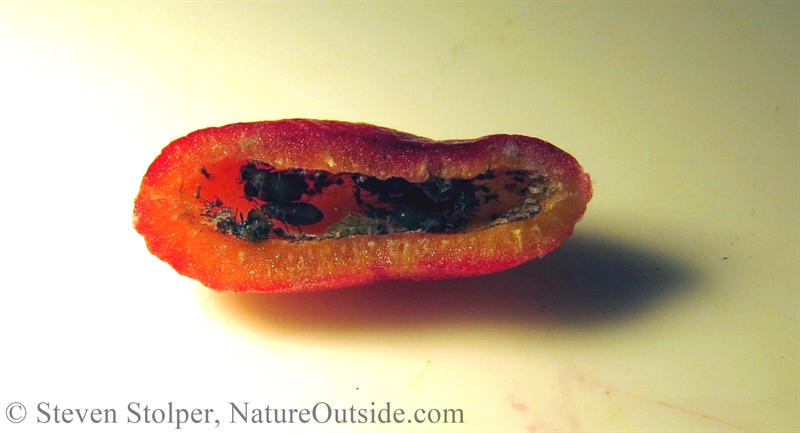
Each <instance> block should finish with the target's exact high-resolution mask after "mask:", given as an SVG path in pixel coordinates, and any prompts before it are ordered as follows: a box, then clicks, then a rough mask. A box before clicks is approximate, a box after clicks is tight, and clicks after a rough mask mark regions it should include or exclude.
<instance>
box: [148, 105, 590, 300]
mask: <svg viewBox="0 0 800 433" xmlns="http://www.w3.org/2000/svg"><path fill="white" fill-rule="evenodd" d="M228 158H232V159H234V160H238V161H242V163H245V162H246V161H251V160H257V161H264V162H267V163H270V164H272V165H273V166H275V167H276V168H277V169H290V168H301V169H308V170H326V171H329V172H334V173H339V172H347V173H362V174H365V175H369V176H375V177H379V178H388V177H392V176H399V177H403V178H405V179H407V180H409V181H412V182H422V181H425V180H427V179H428V178H429V177H442V178H473V177H475V176H477V175H479V174H480V173H482V172H485V171H486V170H487V169H505V170H532V171H536V172H538V173H542V174H544V175H545V176H547V179H548V184H549V186H550V191H554V192H552V193H550V194H548V195H547V197H546V199H545V200H543V201H542V207H543V210H542V212H541V213H540V214H538V215H536V216H535V217H533V218H529V219H526V220H520V221H515V222H510V223H506V224H501V225H496V226H493V227H491V228H487V229H483V230H477V231H471V232H467V233H460V234H442V233H419V232H413V233H411V232H407V233H394V234H388V235H374V236H373V235H368V236H352V237H346V238H340V239H325V240H314V241H305V242H291V241H288V240H285V239H277V238H270V239H268V240H266V241H263V242H258V243H252V242H248V241H245V240H242V239H239V238H237V237H235V236H231V235H226V234H223V233H221V232H219V231H218V230H217V229H216V228H214V227H213V226H212V225H209V224H207V223H204V222H203V221H202V220H201V219H202V218H203V217H201V215H200V214H201V213H202V212H203V205H202V203H201V202H200V201H199V200H197V199H195V198H194V197H193V193H194V191H195V188H194V185H193V184H191V183H190V181H188V179H189V178H190V177H192V176H196V175H197V173H198V171H199V170H200V169H201V168H202V167H204V166H207V165H210V164H214V163H215V162H217V161H220V160H223V159H228ZM591 196H592V190H591V182H590V180H589V176H588V175H587V174H586V173H584V172H583V170H582V169H581V166H580V165H579V164H578V163H577V161H576V160H575V159H574V158H573V157H572V156H570V155H569V154H567V153H565V152H564V151H562V150H560V149H558V148H556V147H555V146H553V145H551V144H550V143H547V142H544V141H542V140H539V139H536V138H530V137H525V136H518V135H492V136H487V137H483V138H479V139H474V140H447V141H433V140H430V139H426V138H422V137H417V136H413V135H410V134H406V133H402V132H399V131H394V130H390V129H385V128H380V127H376V126H372V125H366V124H354V123H345V122H335V121H313V120H303V119H294V120H282V121H274V122H256V123H242V124H234V125H228V126H223V127H219V128H209V129H204V130H200V131H196V132H193V133H191V134H189V135H188V136H186V137H183V138H180V139H178V140H176V141H174V142H173V143H171V144H170V145H169V146H167V147H166V148H164V150H163V151H162V153H161V155H160V156H159V157H158V158H157V159H156V160H155V161H154V162H153V163H152V165H151V166H150V168H149V169H148V171H147V174H146V175H145V176H144V179H143V181H142V185H141V190H140V192H139V195H138V197H137V198H136V201H135V207H134V227H135V228H136V230H137V231H138V232H139V233H141V234H142V236H144V238H145V241H146V243H147V247H148V248H149V250H150V251H151V252H152V253H153V254H154V255H156V256H157V257H159V258H161V259H162V260H164V261H166V262H167V263H169V264H170V265H172V267H174V268H175V269H176V270H177V271H178V272H179V273H181V274H183V275H186V276H188V277H191V278H194V279H196V280H199V281H200V282H202V283H203V284H205V285H206V286H208V287H210V288H213V289H215V290H232V291H241V292H245V291H252V292H302V291H313V290H325V289H334V288H339V287H344V286H351V285H357V284H364V283H369V282H374V281H378V280H385V279H403V280H432V279H441V278H452V277H464V276H473V275H481V274H487V273H491V272H497V271H501V270H504V269H508V268H511V267H513V266H516V265H519V264H521V263H524V262H526V261H528V260H530V259H532V258H535V257H541V256H543V255H545V254H547V253H549V252H550V251H552V250H553V249H555V248H556V247H558V246H559V245H560V244H561V243H562V242H563V241H564V240H565V239H566V238H568V237H569V236H570V235H571V234H572V231H573V228H574V226H575V224H576V223H577V222H578V221H579V220H580V219H581V217H582V216H583V213H584V212H585V210H586V204H587V203H588V201H589V200H590V199H591Z"/></svg>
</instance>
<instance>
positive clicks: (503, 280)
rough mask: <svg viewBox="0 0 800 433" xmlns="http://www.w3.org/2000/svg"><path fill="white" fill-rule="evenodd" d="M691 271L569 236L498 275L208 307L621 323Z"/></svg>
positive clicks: (305, 323) (362, 321)
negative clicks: (548, 251) (544, 253)
mask: <svg viewBox="0 0 800 433" xmlns="http://www.w3.org/2000/svg"><path fill="white" fill-rule="evenodd" d="M696 280H697V276H696V275H695V273H694V272H693V271H692V270H691V269H690V267H689V266H688V264H686V263H681V262H680V261H678V260H677V259H675V258H671V257H666V256H662V255H659V254H656V253H654V252H652V251H647V250H643V249H640V248H639V247H633V246H629V245H626V244H624V243H622V242H620V241H617V240H614V239H608V238H603V237H595V236H592V235H591V234H576V235H575V236H573V237H572V238H570V239H569V240H568V241H567V242H565V243H564V244H563V245H562V246H561V247H560V248H559V249H558V250H556V251H554V252H553V253H551V254H549V255H547V256H545V257H544V258H542V259H536V260H532V261H530V262H528V263H525V264H523V265H521V266H518V267H516V268H513V269H510V270H508V271H505V272H501V273H497V274H491V275H485V276H481V277H475V278H463V279H455V280H443V281H431V282H401V281H390V282H382V283H377V284H370V285H366V286H361V287H354V288H347V289H339V290H331V291H323V292H315V293H298V294H273V295H269V294H255V293H246V294H236V293H220V294H217V295H215V296H213V299H212V300H211V302H212V303H213V304H214V307H212V308H215V309H217V310H218V313H219V314H220V315H222V316H225V317H226V318H230V319H232V320H236V321H240V322H242V324H243V325H244V326H246V327H249V328H269V329H272V330H276V329H278V328H282V329H283V330H284V331H289V330H294V331H296V330H298V329H299V330H306V331H314V332H319V331H337V330H338V331H354V332H372V331H375V330H380V329H384V330H385V329H391V328H427V327H430V326H432V325H436V324H442V323H451V324H479V323H481V322H490V323H513V324H519V325H535V324H538V325H541V326H559V327H569V326H575V325H578V326H584V327H585V326H597V325H603V324H609V323H612V322H619V321H623V320H628V319H630V318H632V317H634V316H637V315H640V314H646V312H647V311H648V310H649V309H651V308H655V307H656V306H657V305H658V303H659V301H661V300H663V299H665V298H666V297H667V296H675V295H678V294H680V292H681V291H684V290H687V289H688V288H689V287H692V286H693V285H695V283H696Z"/></svg>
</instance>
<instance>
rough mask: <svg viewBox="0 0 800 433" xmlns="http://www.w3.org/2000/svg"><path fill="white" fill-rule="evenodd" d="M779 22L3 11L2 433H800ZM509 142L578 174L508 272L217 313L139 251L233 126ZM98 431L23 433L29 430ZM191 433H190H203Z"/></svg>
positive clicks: (251, 301)
mask: <svg viewBox="0 0 800 433" xmlns="http://www.w3.org/2000/svg"><path fill="white" fill-rule="evenodd" d="M799 23H800V13H799V12H798V3H797V2H793V1H787V2H780V1H772V2H713V3H701V2H691V1H689V2H540V3H533V2H517V3H510V2H435V3H425V2H327V3H317V2H297V3H295V2H204V3H194V2H82V3H77V2H12V1H1V2H0V152H2V153H0V407H2V408H3V409H5V408H6V407H7V405H8V404H9V403H11V402H15V401H16V402H21V403H23V404H25V405H26V406H27V407H28V418H27V419H26V420H25V421H24V422H22V423H21V424H17V425H14V424H11V423H9V422H8V421H7V420H6V419H5V417H2V418H0V430H3V431H6V432H22V431H58V432H62V431H111V432H116V431H174V429H173V427H174V425H166V424H165V425H161V426H154V425H151V426H145V425H143V424H139V425H129V424H126V418H127V412H126V409H125V407H126V405H127V404H128V403H129V402H131V401H138V402H141V403H142V405H145V404H148V405H150V406H151V407H160V408H164V407H166V405H167V403H168V402H170V401H171V402H173V403H174V404H175V405H176V406H179V407H183V408H213V409H214V410H215V413H214V415H215V417H217V418H219V420H220V422H221V423H222V425H221V426H220V428H219V429H216V431H276V429H277V428H278V426H275V425H252V424H242V423H237V424H235V425H231V424H229V421H230V408H229V406H228V402H236V403H239V404H241V403H243V402H250V404H251V408H252V407H253V406H256V407H264V406H266V405H268V404H269V405H271V406H272V407H281V408H300V409H302V408H310V407H312V406H313V405H314V404H315V403H317V402H319V401H324V402H327V403H329V404H330V405H332V406H334V407H338V408H349V407H350V406H355V407H356V408H370V407H372V406H371V403H372V402H375V405H376V406H377V407H383V406H384V405H385V403H386V402H390V403H391V405H392V408H403V409H404V410H405V411H406V413H407V414H410V413H411V412H412V411H413V410H415V409H417V408H424V409H432V408H437V409H447V408H457V409H462V410H463V413H464V423H463V424H436V425H434V424H422V425H417V424H408V423H404V424H402V425H396V424H392V425H355V426H354V425H350V424H348V425H336V424H334V423H332V422H331V423H328V424H325V425H322V426H320V425H313V424H311V425H303V424H294V425H290V426H281V430H280V431H309V432H310V431H364V432H366V431H381V432H383V431H386V432H390V431H391V432H422V431H425V432H428V431H441V432H482V431H503V432H529V431H641V430H648V431H654V430H659V431H797V430H798V429H800V416H799V415H798V396H799V393H798V384H799V382H798V381H799V375H798V365H799V363H800V359H799V358H798V347H799V345H798V340H799V339H800V337H798V335H799V334H800V329H799V327H798V324H799V322H798V311H799V310H800V307H799V306H798V304H799V302H798V289H799V288H800V277H799V276H798V269H799V268H800V258H799V252H798V248H799V247H798V245H800V239H798V237H799V236H798V231H799V230H800V222H799V221H798V218H799V217H798V215H799V213H798V203H800V200H799V199H798V191H800V178H799V175H798V173H799V172H800V168H799V167H800V163H799V162H798V159H799V158H800V156H799V155H798V152H799V149H800V134H798V119H799V118H800V117H799V115H798V105H800V92H799V90H798V89H799V88H800V74H799V73H798V71H799V70H800V69H799V63H798V62H799V60H798V54H799V52H800V47H799V45H800V42H799V41H800V32H798V27H799V26H800V25H799ZM288 117H309V118H325V119H338V120H348V121H362V122H368V123H374V124H378V125H382V126H387V127H392V128H396V129H400V130H405V131H408V132H411V133H415V134H419V135H423V136H429V137H432V138H471V137H477V136H481V135H486V134H491V133H520V134H527V135H533V136H538V137H541V138H543V139H546V140H548V141H551V142H553V143H555V144H557V145H558V146H560V147H562V148H564V149H565V150H567V151H568V152H570V153H572V154H573V155H575V156H576V157H577V158H578V160H579V161H580V162H581V163H582V164H583V166H584V167H585V168H586V170H587V171H588V172H589V173H590V174H591V175H592V177H593V180H594V187H595V198H594V199H593V200H592V202H591V203H590V206H589V210H588V212H587V214H586V216H585V218H584V220H583V221H582V222H581V223H580V224H579V225H578V228H577V231H576V233H575V235H574V237H573V238H571V239H570V240H569V241H568V242H567V243H566V244H564V246H563V247H562V248H561V249H560V250H558V251H556V252H554V253H553V254H552V255H550V256H548V257H546V258H544V259H542V260H537V261H534V262H532V263H529V264H526V265H524V266H521V267H519V268H517V269H514V270H511V271H508V272H505V273H501V274H498V275H491V276H485V277H481V278H474V279H463V280H453V281H446V282H435V283H425V284H406V283H387V284H377V285H373V286H369V287H359V288H353V289H345V290H340V291H334V292H327V293H317V294H305V295H279V296H263V295H261V296H260V295H233V294H218V293H216V292H213V291H211V290H209V289H206V288H204V287H202V286H200V285H199V284H198V283H196V282H195V281H193V280H190V279H187V278H184V277H182V276H179V275H178V274H176V273H175V272H174V271H173V270H172V269H171V268H170V267H169V266H168V265H166V264H164V263H162V262H161V261H159V260H158V259H156V258H155V257H153V256H151V255H150V254H149V253H148V252H147V250H146V248H145V245H144V242H143V240H142V239H141V237H140V236H139V235H138V234H137V233H136V232H134V230H133V229H132V228H131V223H130V220H131V212H132V207H133V198H134V197H135V196H136V193H137V191H138V187H139V182H140V180H141V177H142V175H143V174H144V173H145V171H146V169H147V166H148V165H149V164H150V162H151V161H152V160H153V159H154V158H155V157H156V155H158V153H159V151H160V149H161V148H162V147H163V146H165V145H166V144H167V143H169V142H170V141H171V140H173V139H175V138H178V137H180V136H182V135H184V134H187V133H189V132H191V131H193V130H195V129H200V128H203V127H208V126H215V125H223V124H227V123H233V122H240V121H255V120H269V119H280V118H288ZM42 401H46V402H50V404H51V405H53V406H54V405H55V404H58V405H59V406H60V407H62V408H65V407H71V408H93V407H99V408H115V409H116V410H117V413H118V418H119V419H118V422H119V423H118V424H117V425H116V426H111V428H109V427H96V426H81V425H79V424H76V423H73V424H69V425H67V424H60V425H55V424H52V422H51V424H46V425H44V424H37V423H36V417H37V416H38V415H39V414H38V413H37V412H36V410H35V406H36V404H38V403H39V402H42ZM212 429H213V426H209V425H194V426H192V425H185V426H184V428H183V429H182V430H181V431H187V432H191V431H211V430H212Z"/></svg>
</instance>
